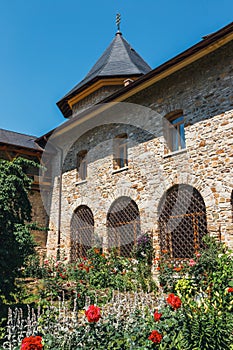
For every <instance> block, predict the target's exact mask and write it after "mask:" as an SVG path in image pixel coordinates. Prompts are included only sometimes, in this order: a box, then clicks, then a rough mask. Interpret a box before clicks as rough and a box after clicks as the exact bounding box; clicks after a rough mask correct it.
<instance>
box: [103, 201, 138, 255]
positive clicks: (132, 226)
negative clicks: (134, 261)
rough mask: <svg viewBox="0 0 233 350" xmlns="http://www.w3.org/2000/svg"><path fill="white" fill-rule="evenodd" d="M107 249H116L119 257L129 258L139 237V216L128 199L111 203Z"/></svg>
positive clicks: (108, 218) (136, 208)
mask: <svg viewBox="0 0 233 350" xmlns="http://www.w3.org/2000/svg"><path fill="white" fill-rule="evenodd" d="M107 228H108V248H109V249H112V248H116V249H117V252H118V254H119V255H121V256H125V257H129V256H130V255H131V252H132V249H133V247H134V245H135V244H136V241H137V238H138V237H139V236H140V215H139V210H138V206H137V204H136V203H135V202H134V201H133V200H132V199H131V198H130V197H125V196H124V197H120V198H118V199H117V200H115V201H114V202H113V204H112V205H111V207H110V209H109V212H108V215H107Z"/></svg>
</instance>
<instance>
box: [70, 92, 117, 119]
mask: <svg viewBox="0 0 233 350" xmlns="http://www.w3.org/2000/svg"><path fill="white" fill-rule="evenodd" d="M122 87H123V86H122V85H113V86H103V87H102V88H100V89H98V90H97V91H95V92H93V93H92V94H90V95H88V96H86V97H84V98H83V99H82V100H81V101H79V102H78V103H76V104H75V105H74V106H73V110H72V117H75V116H76V115H77V113H81V112H83V111H85V110H86V109H87V108H90V107H92V106H94V105H95V104H96V103H98V102H100V101H101V100H103V99H104V98H106V97H108V96H110V95H112V94H113V93H114V92H116V91H117V90H119V89H120V88H122Z"/></svg>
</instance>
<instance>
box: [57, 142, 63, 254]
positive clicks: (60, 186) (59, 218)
mask: <svg viewBox="0 0 233 350" xmlns="http://www.w3.org/2000/svg"><path fill="white" fill-rule="evenodd" d="M56 148H57V149H58V150H59V151H60V154H61V155H60V182H59V192H58V223H57V260H60V256H61V254H60V253H61V251H60V249H61V204H62V203H61V199H62V166H63V149H62V148H60V147H58V146H56Z"/></svg>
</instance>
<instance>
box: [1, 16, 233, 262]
mask: <svg viewBox="0 0 233 350" xmlns="http://www.w3.org/2000/svg"><path fill="white" fill-rule="evenodd" d="M232 53H233V23H231V24H229V25H227V26H226V27H224V28H222V29H220V30H219V31H217V32H215V33H213V34H210V35H208V36H206V37H204V38H203V39H202V40H201V41H200V42H199V43H197V44H196V45H194V46H192V47H191V48H189V49H187V50H186V51H184V52H182V53H181V54H179V55H178V56H176V57H174V58H172V59H171V60H169V61H167V62H165V63H164V64H162V65H160V66H159V67H157V68H155V69H151V68H150V67H149V66H148V64H147V63H146V62H145V61H144V60H143V59H142V58H141V56H139V54H138V53H137V52H136V51H135V50H134V49H133V48H132V47H131V46H130V45H129V43H128V42H127V41H126V40H125V39H124V37H123V35H122V33H121V32H120V31H118V32H117V33H116V35H115V37H114V39H113V41H112V42H111V44H110V45H109V47H108V48H107V49H106V51H105V52H104V53H103V55H102V56H101V57H100V58H99V60H98V61H97V62H96V63H95V65H94V66H93V68H92V69H91V70H90V72H89V73H88V74H87V75H86V77H85V78H84V79H83V80H82V81H81V82H80V83H78V84H77V85H76V86H75V87H74V88H73V89H72V90H71V91H70V92H69V93H67V94H66V95H65V96H64V97H63V98H62V99H61V100H60V101H59V102H58V103H57V105H58V107H59V109H60V110H61V112H62V113H63V115H64V117H65V118H67V121H66V122H65V123H64V124H62V125H61V126H59V127H58V128H57V129H56V130H53V131H51V132H49V133H47V134H46V135H43V136H41V137H40V138H38V139H33V140H32V141H31V146H30V147H32V145H34V147H36V149H34V151H32V152H37V154H38V155H39V157H40V159H41V161H42V163H43V164H45V165H46V166H47V172H46V173H45V174H43V177H42V176H41V178H40V193H41V194H42V200H43V205H44V206H45V208H46V211H47V215H46V213H45V211H44V212H43V206H42V204H41V203H40V204H39V202H38V199H37V202H36V204H35V203H34V207H36V208H37V209H35V208H34V211H35V212H36V211H37V218H39V220H40V222H41V223H46V220H47V217H48V218H49V231H48V234H47V237H46V239H44V240H43V239H41V241H43V242H44V243H43V244H44V246H45V245H46V249H47V254H48V255H55V254H56V252H57V250H58V249H59V250H60V252H62V253H64V254H65V255H66V256H68V257H69V259H70V260H71V261H75V260H76V259H77V258H78V257H81V256H85V254H86V252H87V250H88V249H89V248H90V247H91V246H94V245H98V246H101V247H103V249H104V250H107V249H110V248H115V249H116V250H117V252H118V254H120V255H122V256H130V253H131V251H132V249H133V246H134V244H135V243H136V241H137V239H138V238H139V237H140V235H141V234H142V233H145V232H150V233H151V234H152V235H153V242H154V248H155V250H156V253H157V254H159V251H160V250H167V251H168V252H169V254H170V256H171V258H174V259H179V258H189V257H191V256H192V255H193V254H194V253H195V252H197V251H198V250H199V249H200V248H201V247H202V245H203V243H202V238H203V236H204V235H206V234H207V233H209V234H211V235H214V236H216V237H217V238H218V239H220V240H222V241H224V242H226V243H227V244H228V245H230V246H232V247H233V210H232V208H233V180H232V179H233V176H232V172H233V88H232V87H233V55H232ZM2 133H3V131H0V145H2V147H5V152H6V149H8V148H9V147H10V146H11V147H12V144H9V143H7V142H6V140H5V143H4V140H2V136H1V135H2ZM5 133H10V132H7V131H5ZM24 136H27V135H24ZM21 137H22V136H21ZM2 141H3V142H2ZM13 144H14V143H13ZM35 145H36V146H35ZM21 150H22V148H21ZM24 150H26V147H25V148H24ZM48 179H49V180H48ZM32 197H33V196H32ZM32 201H33V199H32ZM42 212H43V213H42Z"/></svg>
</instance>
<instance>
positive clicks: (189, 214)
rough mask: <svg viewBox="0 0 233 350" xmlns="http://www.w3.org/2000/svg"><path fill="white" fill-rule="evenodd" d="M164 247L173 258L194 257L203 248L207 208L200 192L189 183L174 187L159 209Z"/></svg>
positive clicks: (161, 246) (163, 249)
mask: <svg viewBox="0 0 233 350" xmlns="http://www.w3.org/2000/svg"><path fill="white" fill-rule="evenodd" d="M159 230H160V236H159V238H160V249H161V251H162V252H164V251H166V252H167V253H168V254H169V255H170V258H174V259H180V258H191V257H193V255H194V253H195V252H198V250H199V249H200V248H203V242H202V238H203V235H205V234H206V233H207V222H206V208H205V203H204V200H203V198H202V196H201V195H200V193H199V192H198V191H197V190H196V189H195V188H193V187H192V186H188V185H176V186H174V187H172V188H171V189H170V190H169V191H168V192H167V193H166V195H165V196H164V198H163V199H162V201H161V205H160V209H159Z"/></svg>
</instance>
